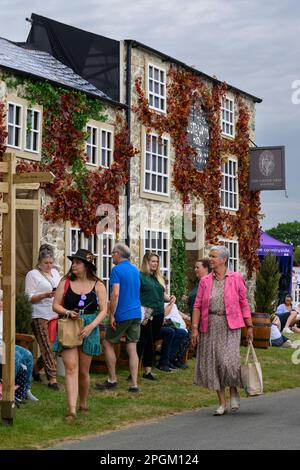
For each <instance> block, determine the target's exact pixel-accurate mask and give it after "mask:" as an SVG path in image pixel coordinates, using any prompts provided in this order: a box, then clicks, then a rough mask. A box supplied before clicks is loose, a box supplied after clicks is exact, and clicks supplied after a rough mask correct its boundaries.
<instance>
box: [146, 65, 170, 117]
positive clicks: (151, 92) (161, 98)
mask: <svg viewBox="0 0 300 470" xmlns="http://www.w3.org/2000/svg"><path fill="white" fill-rule="evenodd" d="M151 69H152V76H151ZM155 71H157V72H158V79H157V78H155ZM161 74H163V79H162V78H161ZM166 76H167V73H166V69H163V68H161V67H158V66H157V65H155V64H151V63H150V64H148V100H149V108H150V109H154V110H155V111H159V112H161V113H166V109H167V91H166V90H167V80H166ZM156 86H157V87H158V90H159V91H158V92H157V91H155V87H156ZM151 88H152V89H151ZM162 88H163V90H162ZM162 91H163V93H161V92H162ZM155 100H158V102H159V104H158V106H155ZM151 101H152V103H151ZM162 104H163V106H162Z"/></svg>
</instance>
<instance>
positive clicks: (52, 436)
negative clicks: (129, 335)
mask: <svg viewBox="0 0 300 470" xmlns="http://www.w3.org/2000/svg"><path fill="white" fill-rule="evenodd" d="M290 338H291V340H293V341H294V340H300V334H294V335H290ZM295 351H297V350H293V349H281V348H269V349H268V350H257V354H258V357H259V360H260V361H261V364H262V368H263V375H264V390H265V392H275V391H279V390H283V389H287V388H294V387H298V386H300V380H299V368H300V365H294V364H293V363H292V354H293V353H294V352H295ZM245 352H246V348H245V347H241V354H242V357H244V356H245ZM299 359H300V350H299ZM188 365H189V368H188V369H186V370H183V371H182V370H177V371H175V372H173V373H172V374H166V373H163V372H159V371H155V373H157V376H158V377H159V379H160V380H159V382H150V381H147V380H144V379H141V380H140V387H141V392H140V393H139V394H130V393H128V392H127V388H128V382H126V380H125V379H126V377H127V375H128V370H127V369H126V368H124V367H123V368H120V369H119V375H118V382H119V386H118V389H117V390H115V391H105V392H100V391H96V390H94V384H95V382H97V381H103V380H104V379H105V378H106V376H105V375H104V374H101V375H98V374H96V375H94V374H92V375H91V392H90V397H89V408H90V411H89V413H88V414H87V415H82V416H80V415H79V416H78V418H77V420H76V422H75V423H65V422H64V415H65V414H66V411H67V407H66V395H65V392H64V391H63V387H62V389H61V391H59V392H54V391H52V390H50V389H48V388H47V386H46V385H45V384H33V387H32V391H33V393H34V394H35V395H36V396H37V397H38V398H39V399H40V401H39V402H36V403H34V402H28V401H27V402H26V404H24V405H22V406H21V408H19V409H17V414H16V418H15V419H14V425H13V426H11V427H6V426H4V425H2V424H0V449H37V448H45V447H49V446H51V445H52V444H55V443H58V442H61V441H62V440H65V439H71V438H79V437H82V436H87V435H89V434H90V435H91V434H95V433H100V432H103V431H111V430H115V429H118V428H120V427H122V426H126V425H128V424H132V423H137V422H145V421H146V420H148V419H151V418H160V417H162V416H166V415H168V414H173V413H178V412H181V411H186V410H191V409H195V408H200V407H205V406H211V405H215V404H216V396H215V393H212V392H209V391H207V390H205V389H202V388H199V387H197V386H195V385H193V370H194V365H195V359H191V360H190V361H189V362H188ZM60 381H61V382H63V379H61V380H60ZM45 383H46V382H45ZM242 396H245V395H244V393H242Z"/></svg>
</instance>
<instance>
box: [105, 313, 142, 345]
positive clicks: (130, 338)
mask: <svg viewBox="0 0 300 470" xmlns="http://www.w3.org/2000/svg"><path fill="white" fill-rule="evenodd" d="M140 331H141V319H140V318H134V319H132V320H125V321H120V322H117V325H116V329H115V330H114V329H113V328H111V327H110V326H108V327H107V328H106V334H105V339H106V341H109V342H110V343H113V344H117V343H119V342H120V338H121V336H126V343H137V342H138V340H139V339H140Z"/></svg>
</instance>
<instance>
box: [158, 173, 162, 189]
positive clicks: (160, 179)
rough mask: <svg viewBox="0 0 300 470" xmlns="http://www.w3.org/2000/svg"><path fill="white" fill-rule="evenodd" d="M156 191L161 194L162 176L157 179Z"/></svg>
mask: <svg viewBox="0 0 300 470" xmlns="http://www.w3.org/2000/svg"><path fill="white" fill-rule="evenodd" d="M157 178H158V179H157V191H159V192H160V193H161V192H162V176H158V177H157Z"/></svg>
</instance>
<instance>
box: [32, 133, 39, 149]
mask: <svg viewBox="0 0 300 470" xmlns="http://www.w3.org/2000/svg"><path fill="white" fill-rule="evenodd" d="M32 150H34V151H35V152H37V150H38V133H37V132H34V133H33V146H32Z"/></svg>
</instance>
